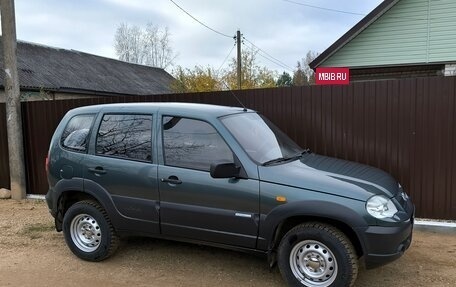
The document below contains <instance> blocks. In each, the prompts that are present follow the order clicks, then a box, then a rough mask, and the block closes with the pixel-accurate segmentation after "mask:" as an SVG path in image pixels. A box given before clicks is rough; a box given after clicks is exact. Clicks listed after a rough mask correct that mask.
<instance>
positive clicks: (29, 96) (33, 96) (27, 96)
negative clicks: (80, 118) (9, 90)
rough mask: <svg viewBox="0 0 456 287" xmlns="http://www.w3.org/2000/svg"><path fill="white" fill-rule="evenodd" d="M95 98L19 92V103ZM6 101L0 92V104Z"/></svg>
mask: <svg viewBox="0 0 456 287" xmlns="http://www.w3.org/2000/svg"><path fill="white" fill-rule="evenodd" d="M93 97H97V96H93V95H86V94H73V93H60V92H48V91H42V92H28V91H21V101H23V102H24V101H43V100H65V99H87V98H93ZM5 101H6V95H5V91H4V90H0V103H4V102H5Z"/></svg>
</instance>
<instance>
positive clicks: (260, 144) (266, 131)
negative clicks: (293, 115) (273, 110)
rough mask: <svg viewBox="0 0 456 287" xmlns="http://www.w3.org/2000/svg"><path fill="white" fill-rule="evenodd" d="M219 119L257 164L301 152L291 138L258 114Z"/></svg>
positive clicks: (290, 156) (285, 157)
mask: <svg viewBox="0 0 456 287" xmlns="http://www.w3.org/2000/svg"><path fill="white" fill-rule="evenodd" d="M221 120H222V123H223V124H224V125H225V127H226V128H227V129H228V130H229V131H230V132H231V134H232V135H233V136H234V137H235V138H236V140H237V141H238V142H239V144H240V145H241V146H242V148H243V149H244V150H245V151H246V152H247V154H248V155H249V156H250V157H251V158H252V159H253V160H254V161H256V162H257V163H259V164H265V163H268V162H270V161H273V160H276V159H282V158H283V159H287V158H292V157H295V156H296V155H299V154H301V153H302V152H303V149H302V148H300V147H299V146H298V145H297V144H296V143H295V142H293V140H291V139H290V138H289V137H288V136H287V135H286V134H284V133H283V132H282V131H281V130H280V129H279V128H277V127H276V126H275V125H274V124H273V123H271V122H270V121H269V120H268V119H266V118H264V117H262V116H260V115H259V114H256V113H242V114H234V115H229V116H225V117H223V118H222V119H221Z"/></svg>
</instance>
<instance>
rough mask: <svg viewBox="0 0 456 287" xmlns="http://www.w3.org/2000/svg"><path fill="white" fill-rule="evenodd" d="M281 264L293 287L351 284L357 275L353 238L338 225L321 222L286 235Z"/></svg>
mask: <svg viewBox="0 0 456 287" xmlns="http://www.w3.org/2000/svg"><path fill="white" fill-rule="evenodd" d="M278 265H279V269H280V272H281V274H282V276H283V277H284V279H285V280H286V281H287V282H288V284H289V285H290V286H312V287H314V286H318V287H323V286H325V287H326V286H352V285H353V284H354V282H355V280H356V277H357V275H358V260H357V256H356V252H355V249H354V247H353V245H352V244H351V242H350V240H349V239H348V238H347V237H346V236H345V234H344V233H342V232H341V231H340V230H338V229H337V228H335V227H333V226H331V225H327V224H323V223H318V222H311V223H304V224H301V225H298V226H296V227H294V228H292V229H291V230H290V231H288V232H287V233H286V234H285V236H284V237H283V238H282V240H281V242H280V245H279V249H278Z"/></svg>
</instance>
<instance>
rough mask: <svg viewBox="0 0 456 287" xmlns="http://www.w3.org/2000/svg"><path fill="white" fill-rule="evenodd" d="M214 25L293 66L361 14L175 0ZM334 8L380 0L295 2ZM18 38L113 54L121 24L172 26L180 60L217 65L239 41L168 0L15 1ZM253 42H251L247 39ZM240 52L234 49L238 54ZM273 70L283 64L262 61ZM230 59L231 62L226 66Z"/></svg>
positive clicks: (252, 2) (257, 1)
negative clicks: (114, 41) (239, 34)
mask: <svg viewBox="0 0 456 287" xmlns="http://www.w3.org/2000/svg"><path fill="white" fill-rule="evenodd" d="M175 1H176V3H178V4H179V5H180V6H181V7H183V8H184V9H186V10H187V11H188V12H189V13H191V14H192V15H193V16H194V17H196V18H198V19H199V20H200V21H202V22H204V23H205V24H207V25H209V26H210V27H212V28H213V29H216V30H217V31H220V32H222V33H224V34H227V35H233V36H234V35H235V33H236V30H237V29H238V28H239V29H241V32H242V33H243V35H244V36H245V37H246V38H247V39H248V40H250V41H252V42H253V43H255V45H257V46H259V47H261V48H262V49H263V50H265V51H266V52H267V53H269V54H271V55H272V56H274V57H275V58H277V59H280V61H282V62H284V63H286V64H287V65H289V66H292V67H293V66H295V63H296V61H298V60H300V59H301V58H302V57H304V56H305V54H306V53H307V51H308V50H316V51H319V52H321V51H323V50H324V49H326V48H327V47H329V45H331V44H332V43H333V42H334V41H335V40H337V38H338V37H340V36H341V35H342V34H343V33H345V32H346V31H347V30H348V29H349V28H351V27H352V26H353V25H354V24H355V23H356V22H357V21H359V20H360V19H361V18H362V17H359V16H355V15H346V14H341V13H333V12H328V11H323V10H318V9H312V8H308V7H304V6H299V5H295V4H292V3H289V2H286V1H281V0H274V1H264V0H263V1H262V0H242V1H241V0H231V1H207V0H175ZM295 1H297V2H299V1H302V3H308V4H311V5H318V6H323V7H330V8H332V9H341V10H350V11H354V12H359V13H367V12H369V11H370V10H372V9H373V8H374V7H375V6H376V5H378V4H379V3H380V2H381V0H367V1H365V0H364V1H363V0H346V1H338V0H319V1H317V0H306V1H304V0H295ZM16 22H17V35H18V38H19V39H22V40H26V41H31V42H37V43H41V44H45V45H50V46H56V47H61V48H66V49H75V50H81V51H84V52H88V53H92V54H97V55H102V56H107V57H115V54H114V49H113V48H112V47H113V39H114V33H115V31H116V28H117V27H118V25H119V24H120V23H121V22H126V23H129V24H133V25H139V26H142V27H144V26H145V25H146V24H147V23H148V22H151V23H153V24H155V25H159V26H163V27H164V26H168V27H169V31H170V33H171V41H172V45H173V48H174V50H175V51H176V52H177V53H178V54H179V57H178V58H177V59H176V64H178V65H181V66H183V67H189V68H192V67H193V66H195V65H203V66H206V65H211V66H213V67H214V68H218V67H219V65H220V64H221V63H222V61H223V59H224V58H225V57H226V55H227V54H228V51H229V50H230V48H231V47H232V46H233V44H234V40H233V39H230V38H227V37H223V36H221V35H218V34H216V33H214V32H212V31H210V30H208V29H207V28H205V27H203V26H202V25H200V24H198V23H197V22H195V21H194V20H193V19H191V18H190V17H189V16H188V15H186V14H185V13H184V12H182V11H181V10H179V9H178V8H177V7H176V6H175V5H173V3H171V1H169V0H155V1H146V0H129V1H124V0H98V1H90V0H80V1H58V0H42V1H33V0H23V1H16ZM245 44H247V43H245ZM233 56H234V53H233ZM261 63H262V64H264V65H267V66H268V67H269V68H271V69H277V70H278V71H282V70H283V69H282V68H280V67H278V66H277V65H275V64H273V63H271V62H269V61H266V60H261ZM225 65H226V64H225Z"/></svg>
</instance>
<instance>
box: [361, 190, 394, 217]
mask: <svg viewBox="0 0 456 287" xmlns="http://www.w3.org/2000/svg"><path fill="white" fill-rule="evenodd" d="M366 210H367V212H368V213H369V214H370V215H372V216H373V217H375V218H378V219H383V218H391V217H393V216H394V215H395V214H396V212H397V208H396V205H394V203H393V202H392V201H391V199H389V198H387V197H385V196H383V195H374V196H372V197H371V198H369V200H368V201H367V203H366Z"/></svg>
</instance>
